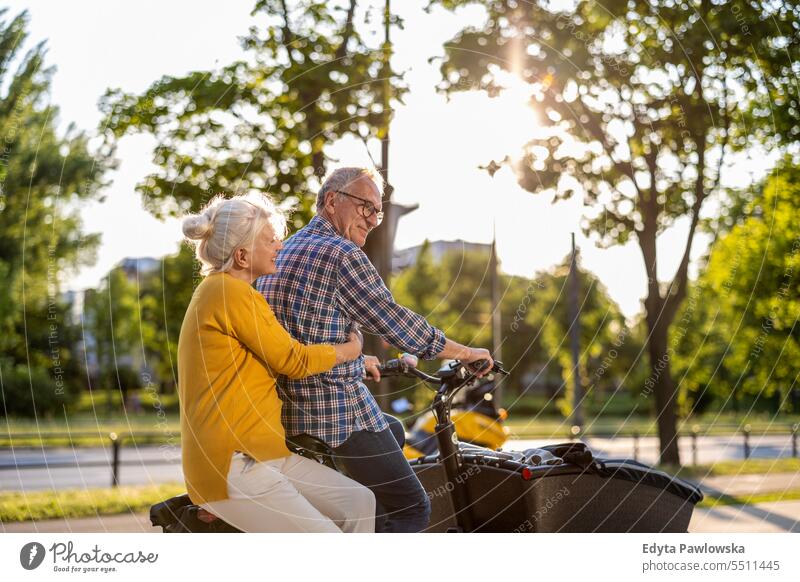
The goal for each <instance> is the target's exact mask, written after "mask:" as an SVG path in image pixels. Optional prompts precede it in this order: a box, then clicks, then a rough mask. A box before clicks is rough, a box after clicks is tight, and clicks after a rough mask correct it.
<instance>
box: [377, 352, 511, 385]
mask: <svg viewBox="0 0 800 582" xmlns="http://www.w3.org/2000/svg"><path fill="white" fill-rule="evenodd" d="M487 363H488V360H478V361H476V362H471V363H469V364H464V363H462V362H460V361H458V360H456V361H455V362H454V363H453V364H451V370H453V371H454V372H457V371H458V368H459V367H461V368H464V369H465V370H466V371H467V373H468V374H469V375H468V376H467V377H465V378H463V380H464V382H467V381H469V380H472V379H474V378H475V377H476V376H475V375H476V374H477V373H478V372H480V371H481V370H483V369H484V368H485V367H486V364H487ZM378 369H379V370H380V373H381V377H391V376H405V377H407V378H419V379H420V380H424V381H425V382H429V383H431V384H441V383H442V382H443V381H444V379H445V378H444V377H442V376H431V375H430V374H426V373H425V372H423V371H421V370H418V369H417V368H416V367H414V366H413V365H411V364H410V363H409V362H408V361H406V360H405V359H403V358H395V359H391V360H387V361H386V362H385V363H384V364H383V365H381V366H379V367H378ZM491 372H492V373H495V374H503V375H507V374H508V372H507V371H506V370H504V369H503V364H502V362H498V361H495V362H494V365H493V366H492V369H491Z"/></svg>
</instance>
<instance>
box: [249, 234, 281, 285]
mask: <svg viewBox="0 0 800 582" xmlns="http://www.w3.org/2000/svg"><path fill="white" fill-rule="evenodd" d="M282 248H283V243H282V242H281V240H280V239H279V238H278V237H277V236H275V231H274V230H273V229H272V225H270V224H267V225H265V226H264V227H263V228H262V229H261V232H260V233H259V234H258V235H257V236H256V239H255V240H254V241H253V254H252V257H253V261H252V274H253V277H254V278H258V277H261V276H262V275H271V274H273V273H274V272H275V271H276V266H275V259H276V258H277V257H278V252H279V251H280V250H281V249H282Z"/></svg>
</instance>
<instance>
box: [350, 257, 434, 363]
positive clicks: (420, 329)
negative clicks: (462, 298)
mask: <svg viewBox="0 0 800 582" xmlns="http://www.w3.org/2000/svg"><path fill="white" fill-rule="evenodd" d="M337 291H338V295H339V302H340V307H341V309H342V311H344V312H345V313H346V314H347V315H348V316H349V317H350V318H351V319H353V320H354V321H356V322H357V323H358V324H359V325H361V326H362V327H363V328H364V329H365V330H366V331H368V332H370V333H374V334H377V335H379V336H381V337H383V338H384V339H385V340H386V341H387V342H389V343H390V344H392V345H394V346H396V347H398V348H400V349H401V350H405V351H407V352H409V353H412V354H414V355H416V356H419V357H420V358H423V359H426V360H432V359H434V358H435V357H436V354H438V353H439V352H441V351H442V350H443V349H444V344H445V336H444V332H442V331H441V330H440V329H437V328H435V327H433V326H432V325H431V324H429V323H428V322H427V321H426V320H425V318H424V317H422V316H421V315H419V314H417V313H414V312H413V311H411V310H410V309H407V308H405V307H402V306H401V305H398V304H397V303H395V301H394V297H392V293H391V292H390V291H389V289H387V288H386V285H385V284H384V282H383V280H382V279H381V278H380V275H378V272H377V271H376V270H375V267H374V266H373V265H372V263H370V261H369V259H368V258H367V255H366V254H364V252H363V251H362V250H361V249H353V250H352V251H350V252H349V253H347V254H345V255H344V257H343V260H342V263H341V266H340V268H339V272H338V285H337Z"/></svg>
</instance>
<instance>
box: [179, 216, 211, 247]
mask: <svg viewBox="0 0 800 582" xmlns="http://www.w3.org/2000/svg"><path fill="white" fill-rule="evenodd" d="M210 232H211V218H210V217H209V216H208V214H207V213H205V212H203V213H202V214H195V215H193V216H187V217H186V218H184V219H183V234H184V236H185V237H186V238H188V239H191V240H201V239H204V238H206V237H207V236H208V235H209V233H210Z"/></svg>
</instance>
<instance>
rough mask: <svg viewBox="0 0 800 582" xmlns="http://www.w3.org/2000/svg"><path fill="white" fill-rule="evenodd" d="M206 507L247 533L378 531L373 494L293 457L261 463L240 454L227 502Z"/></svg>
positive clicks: (230, 477)
mask: <svg viewBox="0 0 800 582" xmlns="http://www.w3.org/2000/svg"><path fill="white" fill-rule="evenodd" d="M202 507H203V508H204V509H206V510H207V511H209V512H211V513H213V514H214V515H216V516H217V517H219V518H221V519H223V520H224V521H226V522H228V523H229V524H231V525H232V526H234V527H236V528H237V529H240V530H242V531H245V532H338V533H341V532H345V533H367V532H374V531H375V496H374V495H373V493H372V491H370V490H369V489H367V488H366V487H364V486H363V485H361V484H360V483H357V482H355V481H353V480H352V479H350V478H348V477H345V476H344V475H342V474H341V473H338V472H336V471H334V470H333V469H330V468H328V467H326V466H324V465H320V464H319V463H317V462H316V461H312V460H311V459H306V458H305V457H301V456H300V455H295V454H294V453H292V454H290V455H289V456H288V457H283V458H280V459H273V460H270V461H263V462H260V463H259V462H256V461H255V460H254V459H252V458H251V457H248V456H247V455H245V454H243V453H235V454H234V455H233V458H232V459H231V468H230V471H229V472H228V499H222V500H219V501H211V502H209V503H204V504H203V505H202Z"/></svg>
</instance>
